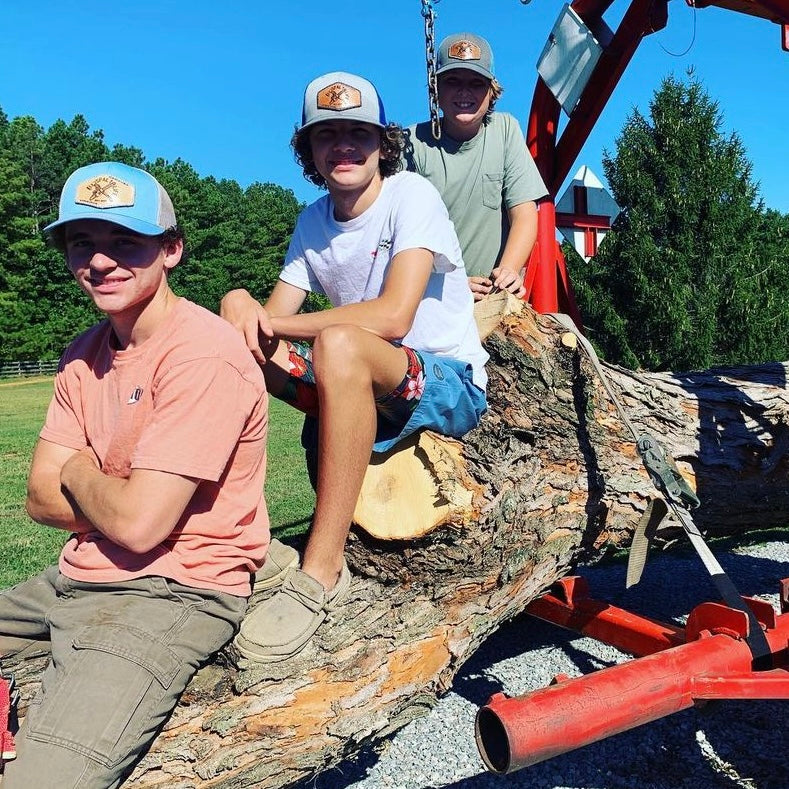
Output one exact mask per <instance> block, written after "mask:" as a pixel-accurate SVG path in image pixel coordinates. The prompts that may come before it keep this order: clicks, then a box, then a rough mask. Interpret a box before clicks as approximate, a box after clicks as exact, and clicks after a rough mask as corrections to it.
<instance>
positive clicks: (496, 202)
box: [482, 173, 504, 209]
mask: <svg viewBox="0 0 789 789" xmlns="http://www.w3.org/2000/svg"><path fill="white" fill-rule="evenodd" d="M503 187H504V173H486V174H485V175H483V176H482V202H483V203H484V204H485V205H486V206H487V207H488V208H495V209H498V208H501V192H502V189H503Z"/></svg>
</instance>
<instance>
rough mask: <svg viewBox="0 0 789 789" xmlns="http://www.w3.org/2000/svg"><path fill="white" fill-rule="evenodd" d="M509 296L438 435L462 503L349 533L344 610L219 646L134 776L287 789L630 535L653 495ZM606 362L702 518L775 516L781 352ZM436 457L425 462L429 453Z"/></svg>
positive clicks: (343, 754) (581, 376)
mask: <svg viewBox="0 0 789 789" xmlns="http://www.w3.org/2000/svg"><path fill="white" fill-rule="evenodd" d="M504 302H506V303H509V304H510V306H512V305H511V302H508V301H507V300H506V298H505V299H504ZM504 302H502V303H504ZM515 309H516V313H515V314H511V315H506V316H504V317H503V318H501V319H500V320H499V322H498V324H497V325H495V328H493V329H492V331H491V332H490V334H489V336H488V337H487V339H486V342H485V344H486V348H487V350H488V352H489V353H490V355H491V361H490V363H489V364H488V371H489V375H490V383H489V389H488V396H489V404H490V409H489V411H488V413H487V414H486V415H485V417H484V418H483V421H482V423H481V425H480V426H479V427H478V428H477V429H476V430H474V431H473V432H472V433H470V434H469V435H467V436H466V437H465V439H464V441H463V442H462V443H461V442H455V441H452V440H450V439H441V438H440V437H433V438H434V439H435V440H436V441H437V442H438V444H439V445H441V444H442V443H443V444H445V445H446V448H447V452H448V454H449V456H450V457H451V458H453V460H452V461H451V462H452V464H454V465H453V466H452V467H453V468H454V469H455V472H456V473H453V474H447V472H446V469H445V470H444V471H443V472H442V474H443V475H444V482H445V483H447V484H449V483H451V484H452V485H457V484H458V481H460V488H462V489H464V490H466V491H467V492H468V493H469V495H468V496H467V498H466V499H464V500H463V501H462V502H461V503H460V504H459V505H458V508H456V509H455V510H453V513H454V514H451V515H450V516H449V517H447V518H444V519H443V521H442V522H441V523H440V524H439V525H438V526H436V527H435V528H434V529H433V530H432V531H428V532H427V533H426V534H424V535H423V536H421V537H418V538H415V539H411V540H398V539H387V540H381V539H377V538H374V537H372V536H370V535H369V534H368V533H366V532H365V531H363V530H359V529H356V528H354V529H353V530H352V533H351V536H350V538H349V542H348V546H347V550H346V556H347V560H348V563H349V565H350V567H351V569H352V571H353V574H354V582H353V586H352V589H351V594H350V599H349V601H348V604H347V605H346V606H344V608H343V610H342V611H341V612H340V613H339V614H338V615H336V616H335V617H334V619H333V621H331V622H330V623H328V624H325V625H324V626H323V627H322V628H321V629H320V630H319V632H318V635H317V636H316V638H315V639H314V640H313V642H312V643H310V644H309V645H308V647H307V648H306V649H305V651H304V652H303V653H302V654H300V655H298V656H296V657H295V658H293V659H290V660H288V661H284V662H282V663H278V664H270V665H258V664H254V663H243V662H240V661H238V660H236V657H235V656H234V655H233V653H232V649H229V650H226V651H225V652H223V653H222V654H220V655H219V656H218V658H217V660H216V661H215V662H214V663H213V664H212V665H210V666H207V667H206V668H205V669H203V670H202V671H201V672H199V674H198V675H197V677H196V678H195V680H194V681H193V682H192V684H191V685H190V686H189V688H188V689H187V691H186V692H185V694H184V696H183V698H182V699H181V702H180V703H179V705H178V707H177V709H176V710H175V712H174V713H173V715H172V717H171V719H170V721H169V722H168V723H167V725H166V726H165V728H164V730H163V731H162V733H161V734H160V736H159V737H158V738H157V740H156V741H155V743H154V745H153V746H152V748H151V750H150V752H149V753H148V754H147V755H146V756H145V757H144V758H143V760H142V761H141V762H140V764H139V765H138V766H137V768H136V770H135V771H134V774H133V775H132V776H131V778H130V779H129V781H128V782H127V784H126V786H129V787H164V786H166V787H167V788H168V789H182V788H185V787H216V788H219V787H222V788H223V789H230V787H233V788H234V789H236V788H237V787H252V786H254V787H283V786H288V785H292V784H294V783H298V782H299V781H301V780H303V779H306V778H308V777H310V776H311V775H314V774H316V773H318V772H320V771H322V770H325V769H326V768H328V767H330V766H332V765H334V764H336V763H338V762H340V761H341V760H343V759H344V758H347V757H350V756H353V755H354V754H356V753H357V752H359V751H360V749H362V748H363V747H365V746H366V745H369V744H372V743H374V742H375V741H377V740H380V739H382V738H384V737H386V736H387V735H388V734H390V733H391V732H393V731H395V730H396V729H398V728H400V727H401V726H403V725H404V724H406V723H408V722H409V721H410V720H412V719H413V718H415V717H417V716H419V715H421V714H423V713H424V712H425V711H426V710H427V709H429V708H430V707H431V706H432V705H433V704H434V702H435V700H436V698H437V697H438V696H439V695H441V694H442V693H444V692H445V691H446V690H447V689H448V688H449V687H450V685H451V683H452V679H453V677H454V675H455V674H456V672H457V671H458V669H459V668H460V666H461V665H462V664H463V662H464V661H465V660H466V659H467V658H468V657H470V656H471V655H472V654H473V652H474V651H475V650H476V649H477V647H478V646H479V645H480V643H481V642H482V641H483V640H484V639H485V638H486V636H488V635H489V634H490V633H491V632H492V631H493V630H494V629H495V628H496V627H498V625H499V624H501V623H502V622H503V621H506V620H508V619H510V618H512V617H514V616H515V615H517V614H518V613H520V612H521V611H522V610H523V609H524V608H525V606H526V605H527V604H528V603H529V602H530V601H531V600H532V599H533V598H534V597H535V596H537V595H539V594H540V593H541V592H542V591H544V590H545V589H546V588H547V587H548V586H549V585H550V584H551V583H553V582H554V581H555V580H557V579H560V578H562V577H563V576H565V575H567V574H568V573H570V572H571V571H572V569H573V567H574V566H575V564H576V563H577V562H578V561H579V559H581V558H582V557H590V556H595V555H599V554H600V553H601V552H603V551H605V550H606V549H607V548H608V547H609V546H622V545H625V544H626V542H627V540H628V536H629V534H630V532H631V531H632V527H633V526H634V524H635V522H636V521H637V520H638V517H639V515H640V514H641V512H643V510H644V508H645V506H646V503H647V501H648V499H649V497H651V496H653V495H654V493H653V489H652V487H651V483H650V482H649V480H648V478H647V476H646V473H645V472H644V470H643V468H642V467H641V463H640V461H639V459H638V456H637V455H636V452H635V449H634V446H633V444H632V442H631V440H630V437H629V433H628V432H627V431H626V429H625V427H624V425H622V424H621V423H620V420H619V418H618V416H617V414H616V412H615V410H614V408H613V406H612V404H611V403H610V402H609V400H608V399H607V396H606V394H605V392H604V390H603V389H602V387H601V385H600V383H599V381H598V380H597V378H596V375H595V373H594V371H593V369H592V367H591V366H590V364H589V363H588V361H587V360H586V359H585V358H584V357H583V355H582V353H581V352H579V350H578V349H574V348H573V347H572V343H567V342H566V343H564V344H563V343H562V337H563V335H564V334H565V332H564V330H562V329H561V328H559V327H558V326H557V325H556V324H555V323H554V321H553V320H552V319H551V318H550V317H547V316H538V315H535V314H534V313H533V312H532V311H531V310H530V309H528V307H523V308H522V309H521V307H520V305H518V306H517V307H516V308H515ZM518 310H520V312H519V313H518ZM565 339H567V338H565ZM568 346H569V347H568ZM606 369H607V373H608V376H609V380H610V381H611V384H612V387H613V389H614V390H615V391H616V392H617V393H618V395H619V397H620V398H621V401H622V403H623V405H624V408H625V409H626V411H627V412H628V414H629V416H630V418H631V420H632V421H633V422H634V423H635V425H636V426H637V428H638V429H639V430H643V431H646V432H650V433H652V434H653V435H655V436H656V437H658V438H659V439H660V440H661V442H662V443H663V445H664V447H665V448H666V450H667V451H668V452H669V453H670V454H672V455H673V456H674V457H675V459H676V460H677V463H678V465H679V467H680V469H681V470H682V472H683V474H685V475H686V477H687V478H688V479H689V480H690V481H691V483H692V484H693V485H694V486H695V487H696V489H697V492H698V494H699V496H700V498H701V501H702V506H701V508H700V509H699V510H698V511H697V513H696V514H697V517H696V520H697V523H698V524H699V525H700V526H701V527H702V528H705V529H707V530H709V531H731V530H732V529H738V528H748V527H754V526H767V525H778V524H785V523H786V521H787V515H788V514H789V486H787V485H786V471H787V462H786V459H785V457H784V453H785V451H786V449H787V446H789V432H788V431H787V416H786V415H787V412H789V403H788V400H787V394H786V391H785V382H786V373H787V368H786V365H785V364H779V363H776V364H768V365H760V366H754V367H748V368H736V369H729V370H710V371H706V372H700V373H687V374H673V373H643V372H630V371H627V370H623V369H620V368H616V367H612V366H606ZM439 448H440V446H439ZM417 454H420V453H419V451H418V450H417ZM423 454H424V453H423ZM438 454H439V455H442V457H445V454H442V453H441V452H439V453H438ZM435 457H436V456H435V455H434V456H433V458H432V459H431V458H429V457H427V456H424V457H423V459H422V460H423V462H424V463H425V464H426V466H427V467H430V465H431V463H434V462H435ZM447 480H448V482H447ZM444 498H445V499H446V498H447V497H446V496H445V497H444ZM449 498H451V496H449ZM461 498H462V497H461ZM44 662H45V657H35V656H34V655H33V653H31V651H30V650H27V651H26V652H24V653H21V654H20V656H19V657H18V658H17V659H16V660H4V665H5V666H6V667H7V668H8V669H10V670H13V671H15V673H16V677H17V681H18V682H19V684H20V686H21V687H22V692H23V706H24V704H25V703H26V702H27V700H28V699H29V698H30V696H31V694H32V693H33V692H34V691H35V690H36V688H37V685H38V674H39V672H40V671H41V670H42V668H43V665H44Z"/></svg>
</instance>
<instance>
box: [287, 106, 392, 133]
mask: <svg viewBox="0 0 789 789" xmlns="http://www.w3.org/2000/svg"><path fill="white" fill-rule="evenodd" d="M325 121H357V122H358V123H369V124H370V126H377V127H378V128H379V129H385V128H386V125H385V124H383V123H379V122H378V121H373V120H370V118H369V117H368V116H362V115H357V114H356V113H354V112H351V111H350V110H343V111H342V114H338V115H330V116H327V117H325V118H313V119H312V120H309V121H307V122H306V123H305V124H303V125H302V126H299V131H303V130H304V129H308V128H309V127H310V126H314V125H315V124H316V123H324V122H325Z"/></svg>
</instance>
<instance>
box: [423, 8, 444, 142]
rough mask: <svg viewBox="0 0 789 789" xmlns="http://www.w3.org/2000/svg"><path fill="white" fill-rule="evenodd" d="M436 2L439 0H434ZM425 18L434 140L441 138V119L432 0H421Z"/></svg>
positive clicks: (428, 92) (428, 86)
mask: <svg viewBox="0 0 789 789" xmlns="http://www.w3.org/2000/svg"><path fill="white" fill-rule="evenodd" d="M435 2H436V3H438V2H439V0H435ZM422 16H423V17H424V19H425V60H426V63H427V101H428V105H429V107H430V129H431V131H432V132H433V137H434V138H435V139H436V140H440V139H441V120H440V119H439V116H438V79H437V78H436V35H435V18H436V13H435V11H434V9H433V0H422Z"/></svg>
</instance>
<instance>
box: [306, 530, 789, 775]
mask: <svg viewBox="0 0 789 789" xmlns="http://www.w3.org/2000/svg"><path fill="white" fill-rule="evenodd" d="M787 536H789V532H786V531H785V530H781V531H780V532H776V531H775V530H772V531H771V532H769V533H767V535H766V536H765V539H769V540H782V539H784V540H785V539H786V537H787ZM745 541H749V542H750V541H751V540H749V539H746V538H745V537H743V538H742V539H740V538H738V539H737V541H726V543H725V544H720V545H719V547H715V548H714V549H713V550H714V551H715V553H716V556H717V557H718V560H719V561H720V563H721V564H722V565H723V567H724V568H725V570H726V571H727V573H729V574H730V576H731V577H732V580H733V581H734V583H735V585H736V586H737V587H738V589H739V590H740V591H741V593H742V594H745V595H765V594H776V593H777V590H778V581H779V580H780V579H781V578H785V577H787V576H789V563H787V562H782V561H777V560H774V559H770V558H766V557H765V558H760V557H758V556H744V555H739V554H734V553H731V551H730V550H729V549H730V548H732V547H734V546H736V545H737V544H742V543H744V542H745ZM754 542H757V543H758V542H759V541H758V539H756V540H754ZM581 574H583V575H585V576H586V577H587V579H588V580H589V583H590V592H591V594H592V595H593V596H595V597H598V598H600V599H603V600H608V601H609V602H611V603H612V604H614V605H617V606H621V607H622V608H628V609H630V610H633V611H637V612H639V613H642V614H645V615H647V616H652V617H654V618H656V619H663V620H673V621H681V619H682V618H683V617H684V616H686V615H687V614H688V613H689V612H690V610H691V609H692V608H693V607H694V606H695V605H697V604H698V603H701V602H704V601H706V600H714V599H716V594H715V589H714V587H713V586H712V584H711V582H710V581H709V578H708V577H707V575H706V571H705V570H704V567H703V565H702V564H701V562H700V561H699V559H698V558H697V557H696V556H695V554H694V553H693V552H692V550H691V552H690V553H688V552H686V551H684V549H683V550H680V551H672V552H663V553H659V554H657V555H655V556H652V557H650V560H649V561H648V563H647V566H646V569H645V571H644V576H643V579H642V581H641V583H640V584H638V585H637V586H636V587H634V588H632V589H630V590H625V588H624V579H625V567H624V565H623V564H605V565H597V566H593V567H587V568H582V570H581ZM546 649H548V650H550V651H551V652H553V651H554V650H555V651H556V652H557V653H561V654H562V655H563V656H564V657H563V658H562V659H563V660H564V662H565V665H566V667H565V668H563V669H562V670H568V673H571V674H574V675H577V674H581V673H584V674H586V673H590V672H592V671H595V670H597V669H600V668H604V667H605V666H607V665H610V664H612V663H614V662H616V659H615V657H614V656H611V654H610V650H609V651H608V653H605V650H603V651H602V652H601V651H598V650H596V649H595V642H593V641H591V640H590V639H585V638H583V637H581V636H579V635H578V634H575V633H571V632H569V631H566V630H562V629H561V628H558V627H555V626H553V625H549V624H547V623H544V622H541V621H539V620H537V619H534V618H533V617H530V616H527V615H521V616H519V617H516V618H515V619H514V620H512V621H511V622H509V623H507V624H505V625H503V626H502V627H500V628H499V630H498V631H497V632H496V633H494V634H493V635H492V636H491V637H490V638H488V639H487V641H486V642H485V643H484V644H483V645H482V646H481V647H480V649H479V650H477V652H476V653H475V654H474V655H473V656H472V657H471V658H470V659H469V660H468V661H467V662H466V664H465V665H464V666H463V668H462V669H461V670H460V672H458V674H457V676H456V678H455V681H454V683H453V687H452V692H453V693H456V694H458V695H459V696H461V697H462V698H464V699H466V700H467V701H468V702H470V703H471V704H472V705H473V706H474V707H479V706H482V705H483V704H485V703H486V702H487V701H488V699H489V698H490V696H491V695H492V694H493V693H496V692H499V691H501V690H502V689H505V690H506V691H507V692H508V693H510V694H511V695H515V694H516V693H517V692H525V691H526V690H528V689H536V688H539V687H543V686H544V685H545V684H547V682H548V681H549V680H550V676H548V675H547V674H545V676H541V675H540V670H541V669H543V668H544V669H547V668H548V667H547V666H546V667H543V666H540V665H539V659H538V663H537V665H534V666H529V667H526V668H524V669H523V671H524V672H525V673H527V674H528V676H525V677H522V678H519V679H518V681H516V682H513V680H512V677H510V678H509V680H506V679H503V678H502V677H505V676H507V670H504V669H502V668H501V667H502V665H507V664H508V663H509V662H512V667H511V668H510V669H509V671H511V672H514V673H515V674H516V675H517V672H518V671H519V666H518V658H520V657H521V656H522V655H523V654H524V653H528V652H536V651H537V650H546ZM550 662H551V667H553V664H554V661H553V659H551V661H550ZM505 684H507V685H509V687H506V688H504V685H505ZM513 684H515V685H519V686H520V687H522V688H523V690H513V687H512V685H513ZM786 711H787V707H786V702H785V701H750V702H749V701H725V702H715V703H710V704H707V705H705V706H703V707H699V708H694V709H690V710H684V711H682V712H679V713H676V714H674V715H671V716H669V717H666V718H662V719H659V720H657V721H653V722H652V723H649V724H646V725H644V726H640V727H638V728H636V729H632V730H630V731H628V732H623V733H622V734H619V735H616V736H614V737H610V738H608V739H606V740H602V741H600V742H597V743H593V744H591V745H588V746H586V747H585V748H581V749H578V750H576V751H572V752H570V753H567V754H564V755H562V756H558V757H556V758H554V759H550V760H548V761H547V762H543V763H541V764H537V765H533V766H531V767H527V768H525V769H524V770H521V771H519V772H517V773H513V774H511V775H509V776H495V775H492V774H489V773H486V772H483V771H482V767H481V766H480V774H478V775H475V776H473V777H470V778H465V779H463V780H459V781H456V782H453V783H449V784H447V783H440V782H429V783H424V784H419V785H418V784H415V783H413V781H411V780H410V779H409V778H408V776H407V772H408V771H407V769H405V771H404V774H403V776H402V782H396V783H390V782H389V781H386V782H381V783H380V784H374V785H375V786H380V787H381V789H384V787H390V786H391V787H397V788H398V789H400V788H401V787H408V788H409V789H423V787H424V789H426V788H427V787H437V788H438V787H441V788H442V789H521V788H523V789H527V788H528V789H557V788H558V787H561V788H562V789H787V787H789V760H787V759H786V756H785V751H786V745H785V725H784V721H785V717H786ZM462 726H463V727H464V729H463V734H462V736H464V737H473V720H472V719H469V720H468V721H466V722H465V723H464V724H462ZM460 737H461V735H460V734H459V735H458V738H460ZM383 747H385V745H384V746H383ZM436 748H437V749H439V748H443V749H447V751H448V754H449V755H448V758H449V759H451V758H452V757H451V753H452V746H451V744H450V745H449V746H448V745H447V744H446V743H440V744H439V743H436ZM378 759H379V756H378V754H377V753H376V752H374V751H373V750H372V749H370V750H367V751H365V752H363V753H362V754H361V755H360V756H359V757H358V758H357V759H355V760H354V761H352V762H344V763H342V764H341V765H339V766H338V767H336V768H334V769H332V770H329V771H327V772H325V773H323V774H321V775H319V776H318V777H317V778H314V779H311V780H309V781H305V782H304V783H303V784H300V786H302V787H305V789H306V787H308V786H309V787H313V789H342V788H343V787H349V786H351V785H353V784H355V783H357V782H359V781H362V780H364V779H365V778H366V777H368V774H369V770H371V769H372V768H373V767H374V766H375V765H376V763H377V762H378ZM365 785H366V786H370V785H373V784H372V783H371V782H368V783H367V784H365Z"/></svg>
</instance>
